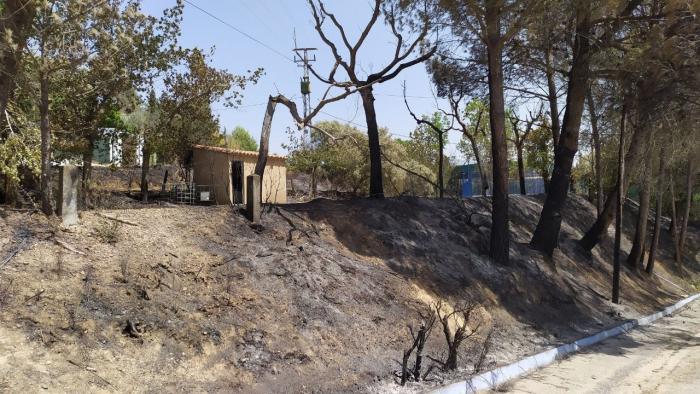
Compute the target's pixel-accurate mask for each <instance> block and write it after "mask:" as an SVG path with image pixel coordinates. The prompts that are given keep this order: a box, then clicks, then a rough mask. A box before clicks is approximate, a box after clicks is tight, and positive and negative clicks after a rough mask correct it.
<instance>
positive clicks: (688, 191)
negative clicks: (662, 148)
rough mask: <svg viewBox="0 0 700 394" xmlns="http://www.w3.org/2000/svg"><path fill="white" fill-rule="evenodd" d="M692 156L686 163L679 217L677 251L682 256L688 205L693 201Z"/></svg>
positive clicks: (686, 229)
mask: <svg viewBox="0 0 700 394" xmlns="http://www.w3.org/2000/svg"><path fill="white" fill-rule="evenodd" d="M693 164H694V163H693V158H692V157H688V165H687V167H686V170H687V173H686V178H685V208H684V210H683V217H682V218H681V220H682V221H681V233H680V236H679V238H678V253H679V254H680V255H681V256H682V255H683V249H684V248H685V239H686V236H687V233H688V220H690V207H691V204H692V201H693V177H694V175H695V174H694V172H695V168H694V165H693Z"/></svg>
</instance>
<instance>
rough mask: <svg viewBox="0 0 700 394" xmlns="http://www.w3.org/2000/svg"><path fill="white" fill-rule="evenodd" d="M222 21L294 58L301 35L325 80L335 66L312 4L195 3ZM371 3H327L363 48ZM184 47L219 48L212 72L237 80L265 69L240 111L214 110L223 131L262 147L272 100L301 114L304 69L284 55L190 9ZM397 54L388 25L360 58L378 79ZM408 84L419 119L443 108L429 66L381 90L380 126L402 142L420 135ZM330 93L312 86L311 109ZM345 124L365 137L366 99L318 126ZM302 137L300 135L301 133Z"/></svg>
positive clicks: (280, 117)
mask: <svg viewBox="0 0 700 394" xmlns="http://www.w3.org/2000/svg"><path fill="white" fill-rule="evenodd" d="M189 1H191V2H192V3H194V4H196V5H197V6H199V7H201V8H203V9H204V10H206V11H209V12H210V13H212V14H214V15H216V16H217V17H219V18H220V19H222V20H224V21H226V22H228V23H230V24H232V25H234V26H235V27H236V28H238V29H240V30H241V31H243V32H245V33H247V34H249V35H250V36H252V37H254V38H256V39H257V40H259V41H261V42H262V43H264V44H266V45H267V46H269V47H271V48H273V49H274V50H276V51H278V52H280V53H281V54H282V55H286V56H288V57H289V58H292V57H293V53H292V48H293V47H294V39H293V37H294V35H295V32H296V39H297V44H298V45H299V46H304V47H317V48H318V49H319V50H318V51H317V52H316V58H317V62H316V63H315V69H317V70H318V71H319V72H321V73H322V74H326V73H327V70H329V69H330V67H331V65H332V64H333V58H332V56H331V53H330V50H329V49H328V48H327V47H326V46H325V45H324V44H323V43H322V42H321V40H320V38H319V37H318V34H317V33H316V31H315V30H314V28H313V22H312V16H311V12H310V10H309V7H308V5H307V3H306V1H305V0H189ZM174 3H175V0H147V1H144V2H143V8H144V11H145V12H147V13H150V14H153V15H160V14H161V12H162V10H163V9H164V8H166V7H170V6H172V5H173V4H174ZM372 3H373V2H372V1H370V0H327V1H326V5H327V6H328V8H329V9H330V10H331V12H333V13H335V14H336V15H337V16H338V18H339V19H340V21H341V23H342V24H343V25H344V26H346V33H347V34H348V35H349V36H350V40H351V42H354V40H356V38H357V36H358V35H359V33H360V31H361V29H362V28H363V27H364V26H365V25H366V22H367V20H368V19H369V17H370V15H371V7H372ZM328 23H329V26H326V31H328V32H329V33H331V32H333V30H332V29H331V28H332V27H333V26H332V25H330V21H328ZM181 45H182V46H184V47H195V46H196V47H200V48H210V47H212V46H213V47H215V48H216V52H215V54H214V57H213V59H212V60H213V64H214V65H215V66H216V67H219V68H224V69H227V70H229V71H230V72H232V73H245V72H246V70H251V69H255V68H257V67H263V68H264V69H265V75H264V76H263V77H262V79H261V80H260V81H259V82H258V84H257V85H251V86H250V87H248V88H247V89H246V91H245V92H244V99H243V104H242V106H241V107H240V108H236V109H231V108H225V107H223V105H219V104H214V106H213V108H214V110H215V111H216V113H217V114H218V115H219V117H220V120H221V125H222V127H226V128H227V129H228V130H232V129H233V128H234V127H235V126H237V125H240V126H243V127H245V128H246V129H248V130H249V131H250V132H251V134H252V135H253V137H254V138H255V139H256V140H257V139H259V138H260V128H261V125H262V119H263V114H264V111H265V104H266V102H267V97H268V96H269V95H270V94H273V95H274V94H276V93H277V91H279V92H281V93H282V94H284V95H286V96H287V97H295V98H296V99H297V100H296V101H297V105H298V106H299V108H300V110H301V100H300V99H299V78H300V76H301V69H300V68H298V67H297V66H296V65H295V64H294V63H292V62H291V61H290V60H288V59H285V58H284V57H283V56H281V55H280V54H278V53H275V52H274V51H272V50H270V49H268V48H266V47H264V46H263V45H260V44H259V43H256V42H254V41H253V40H251V39H249V38H247V37H245V36H244V35H242V34H240V33H238V32H236V31H235V30H233V29H232V28H230V27H228V26H226V25H224V24H223V23H221V22H219V21H217V20H216V19H214V18H212V17H211V16H209V15H207V14H205V13H203V12H202V11H200V10H198V9H196V8H195V7H193V6H191V5H190V4H185V11H184V16H183V23H182V37H181ZM394 49H395V45H394V37H393V35H392V34H391V31H390V30H389V28H388V27H387V26H386V25H385V24H384V22H383V20H382V21H378V23H377V24H376V25H375V27H374V29H373V32H372V34H371V35H370V36H369V37H368V40H367V41H366V42H365V44H364V45H363V47H362V49H361V50H360V53H359V60H360V67H361V70H365V71H366V72H372V71H376V70H377V69H379V68H381V67H383V66H385V65H386V62H387V61H389V60H390V58H391V56H392V55H393V51H394ZM404 81H405V82H406V86H407V94H408V95H409V96H416V97H410V98H409V102H410V104H411V107H412V109H413V110H414V112H416V113H417V114H429V113H432V112H434V111H435V108H436V103H435V100H434V99H433V95H432V93H431V83H430V78H429V75H428V74H427V72H426V70H425V67H424V66H423V65H416V66H414V67H413V68H410V69H407V70H405V71H404V72H402V73H401V74H400V75H399V76H398V77H397V78H395V79H394V80H391V81H388V82H386V83H384V84H381V85H379V86H377V87H376V88H375V93H376V99H377V100H376V109H377V118H378V122H379V124H380V126H384V127H387V128H388V129H389V130H390V132H391V133H392V134H394V135H395V136H396V137H398V138H406V137H407V136H408V134H409V132H410V131H411V130H413V129H414V128H415V121H414V120H413V119H412V118H411V117H410V115H409V114H408V112H407V110H406V107H405V105H404V103H403V98H402V83H403V82H404ZM323 90H324V87H323V85H322V84H321V83H320V82H319V81H314V80H313V79H312V96H311V101H312V104H313V103H314V102H315V101H317V100H318V99H319V97H320V95H321V94H322V92H323ZM326 119H327V120H334V119H335V120H338V119H343V120H346V121H351V122H352V123H353V124H356V125H357V126H358V128H360V129H362V128H363V127H364V125H365V120H364V113H363V111H362V104H361V102H360V100H359V96H357V95H353V96H351V97H349V98H347V99H345V100H344V101H341V102H338V103H333V104H330V105H329V106H326V107H325V108H324V113H322V114H320V115H319V116H318V117H317V118H316V119H315V120H316V121H319V120H326ZM293 125H294V123H293V121H292V118H291V116H290V115H289V113H288V112H287V109H286V108H285V107H283V106H278V107H277V110H276V113H275V117H274V122H273V128H272V134H271V137H270V145H271V146H270V151H271V152H273V153H279V154H286V153H287V152H286V150H285V149H284V148H283V147H282V144H284V143H285V142H287V141H288V135H287V133H286V128H287V127H288V126H293ZM295 130H296V129H295ZM458 140H459V134H457V133H456V132H452V135H451V136H450V141H451V143H450V144H449V145H448V146H447V149H446V151H447V153H448V154H450V155H455V154H457V151H456V142H457V141H458Z"/></svg>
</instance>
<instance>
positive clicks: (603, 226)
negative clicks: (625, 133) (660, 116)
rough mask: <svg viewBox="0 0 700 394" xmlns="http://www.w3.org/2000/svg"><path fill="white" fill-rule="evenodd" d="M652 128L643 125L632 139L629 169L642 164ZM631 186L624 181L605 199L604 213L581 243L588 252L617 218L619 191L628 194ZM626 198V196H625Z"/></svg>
mask: <svg viewBox="0 0 700 394" xmlns="http://www.w3.org/2000/svg"><path fill="white" fill-rule="evenodd" d="M650 135H651V128H650V127H646V125H641V126H640V127H637V128H636V129H635V130H634V133H633V134H632V136H631V138H630V144H629V150H628V151H627V155H626V156H625V161H626V162H627V166H628V167H629V168H634V167H635V166H637V165H638V164H639V162H640V159H641V155H642V151H643V149H642V148H643V147H644V146H645V145H646V144H647V142H648V141H647V140H648V139H649V138H650ZM628 185H629V179H623V184H622V187H619V186H620V185H616V186H615V189H613V190H611V191H610V193H609V194H608V197H607V198H606V199H605V204H604V205H603V211H602V212H601V213H600V215H598V217H597V218H596V221H595V223H593V225H592V226H591V228H590V229H588V231H587V232H586V234H584V236H583V238H581V240H580V241H579V244H580V245H581V246H582V247H583V248H585V249H586V250H591V249H593V248H594V247H595V246H596V245H597V244H598V242H600V240H601V239H602V238H603V236H604V235H605V234H606V232H607V231H608V227H609V226H610V223H611V222H612V219H613V217H615V210H616V204H615V201H616V200H617V198H618V192H619V190H622V192H623V193H626V192H627V186H628ZM623 196H624V194H623Z"/></svg>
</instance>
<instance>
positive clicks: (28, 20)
mask: <svg viewBox="0 0 700 394" xmlns="http://www.w3.org/2000/svg"><path fill="white" fill-rule="evenodd" d="M31 1H32V0H6V2H5V5H4V7H3V12H2V15H0V32H2V34H3V35H4V34H5V32H6V31H7V32H9V33H10V35H11V37H12V43H13V44H14V45H13V46H10V45H7V44H3V45H1V46H0V70H2V77H1V78H0V118H2V117H3V116H5V111H6V110H7V103H8V101H9V100H10V97H12V92H13V91H14V88H15V76H16V75H17V72H18V71H19V64H20V60H21V55H22V52H23V51H24V48H25V46H26V44H27V35H28V33H29V30H30V29H29V28H30V27H31V24H32V20H33V19H34V14H35V13H36V8H37V7H36V6H35V5H34V4H29V3H30V2H31ZM0 40H2V39H0Z"/></svg>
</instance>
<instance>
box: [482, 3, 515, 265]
mask: <svg viewBox="0 0 700 394" xmlns="http://www.w3.org/2000/svg"><path fill="white" fill-rule="evenodd" d="M486 4H487V5H486V10H485V11H486V12H485V20H486V36H487V37H486V41H487V43H486V47H487V52H488V65H489V71H488V84H489V119H490V121H491V157H492V159H493V190H492V198H491V240H490V249H489V255H490V256H491V259H493V261H495V262H496V263H498V264H507V263H508V252H509V246H510V240H509V228H508V227H509V226H508V151H507V147H506V133H505V130H506V116H505V99H504V95H503V62H502V61H503V59H502V45H501V43H500V40H501V20H500V18H501V17H500V15H499V12H500V9H499V7H498V6H497V5H496V4H495V3H493V2H487V3H486Z"/></svg>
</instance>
